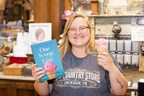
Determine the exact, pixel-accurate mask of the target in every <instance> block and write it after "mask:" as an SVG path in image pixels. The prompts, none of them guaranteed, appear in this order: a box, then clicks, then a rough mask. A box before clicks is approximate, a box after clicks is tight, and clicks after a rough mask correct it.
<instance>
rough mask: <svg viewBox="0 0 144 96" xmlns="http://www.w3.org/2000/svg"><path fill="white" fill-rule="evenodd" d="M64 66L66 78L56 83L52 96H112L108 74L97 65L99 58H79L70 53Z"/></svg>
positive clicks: (90, 56) (88, 56)
mask: <svg viewBox="0 0 144 96" xmlns="http://www.w3.org/2000/svg"><path fill="white" fill-rule="evenodd" d="M114 63H115V61H114ZM63 66H64V70H65V76H64V77H61V78H58V79H56V80H55V81H54V84H53V90H52V93H51V96H110V93H111V92H110V81H109V76H108V72H107V71H106V70H104V69H103V68H102V67H101V66H100V65H98V64H97V56H92V55H87V56H86V57H84V58H78V57H76V56H75V55H74V54H73V53H72V52H71V51H69V52H68V53H67V55H66V56H65V57H64V59H63Z"/></svg>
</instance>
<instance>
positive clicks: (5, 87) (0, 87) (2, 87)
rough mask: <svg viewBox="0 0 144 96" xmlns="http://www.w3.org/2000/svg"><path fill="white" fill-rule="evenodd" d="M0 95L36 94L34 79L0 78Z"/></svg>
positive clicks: (36, 95)
mask: <svg viewBox="0 0 144 96" xmlns="http://www.w3.org/2000/svg"><path fill="white" fill-rule="evenodd" d="M0 96H38V94H37V93H36V92H35V90H34V81H21V80H0Z"/></svg>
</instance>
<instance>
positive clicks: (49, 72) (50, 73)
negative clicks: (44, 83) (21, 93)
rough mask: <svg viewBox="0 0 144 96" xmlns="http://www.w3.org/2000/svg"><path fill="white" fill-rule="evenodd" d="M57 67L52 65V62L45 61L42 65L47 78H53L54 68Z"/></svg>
mask: <svg viewBox="0 0 144 96" xmlns="http://www.w3.org/2000/svg"><path fill="white" fill-rule="evenodd" d="M56 69H57V66H56V65H54V64H53V63H52V62H46V63H45V65H44V70H45V72H46V73H47V75H48V77H49V79H54V78H55V70H56Z"/></svg>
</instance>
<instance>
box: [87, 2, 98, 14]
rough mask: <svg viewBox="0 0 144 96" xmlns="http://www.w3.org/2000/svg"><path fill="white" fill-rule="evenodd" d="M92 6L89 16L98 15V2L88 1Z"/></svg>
mask: <svg viewBox="0 0 144 96" xmlns="http://www.w3.org/2000/svg"><path fill="white" fill-rule="evenodd" d="M89 1H90V2H91V4H92V13H91V15H99V0H89Z"/></svg>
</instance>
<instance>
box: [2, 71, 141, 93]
mask: <svg viewBox="0 0 144 96" xmlns="http://www.w3.org/2000/svg"><path fill="white" fill-rule="evenodd" d="M124 73H125V76H126V77H127V80H128V81H129V87H128V89H133V90H137V88H138V83H137V82H138V80H139V79H141V78H144V72H139V71H136V70H130V69H125V70H124ZM0 79H8V80H25V81H34V78H33V77H32V76H8V75H3V72H2V71H0Z"/></svg>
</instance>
